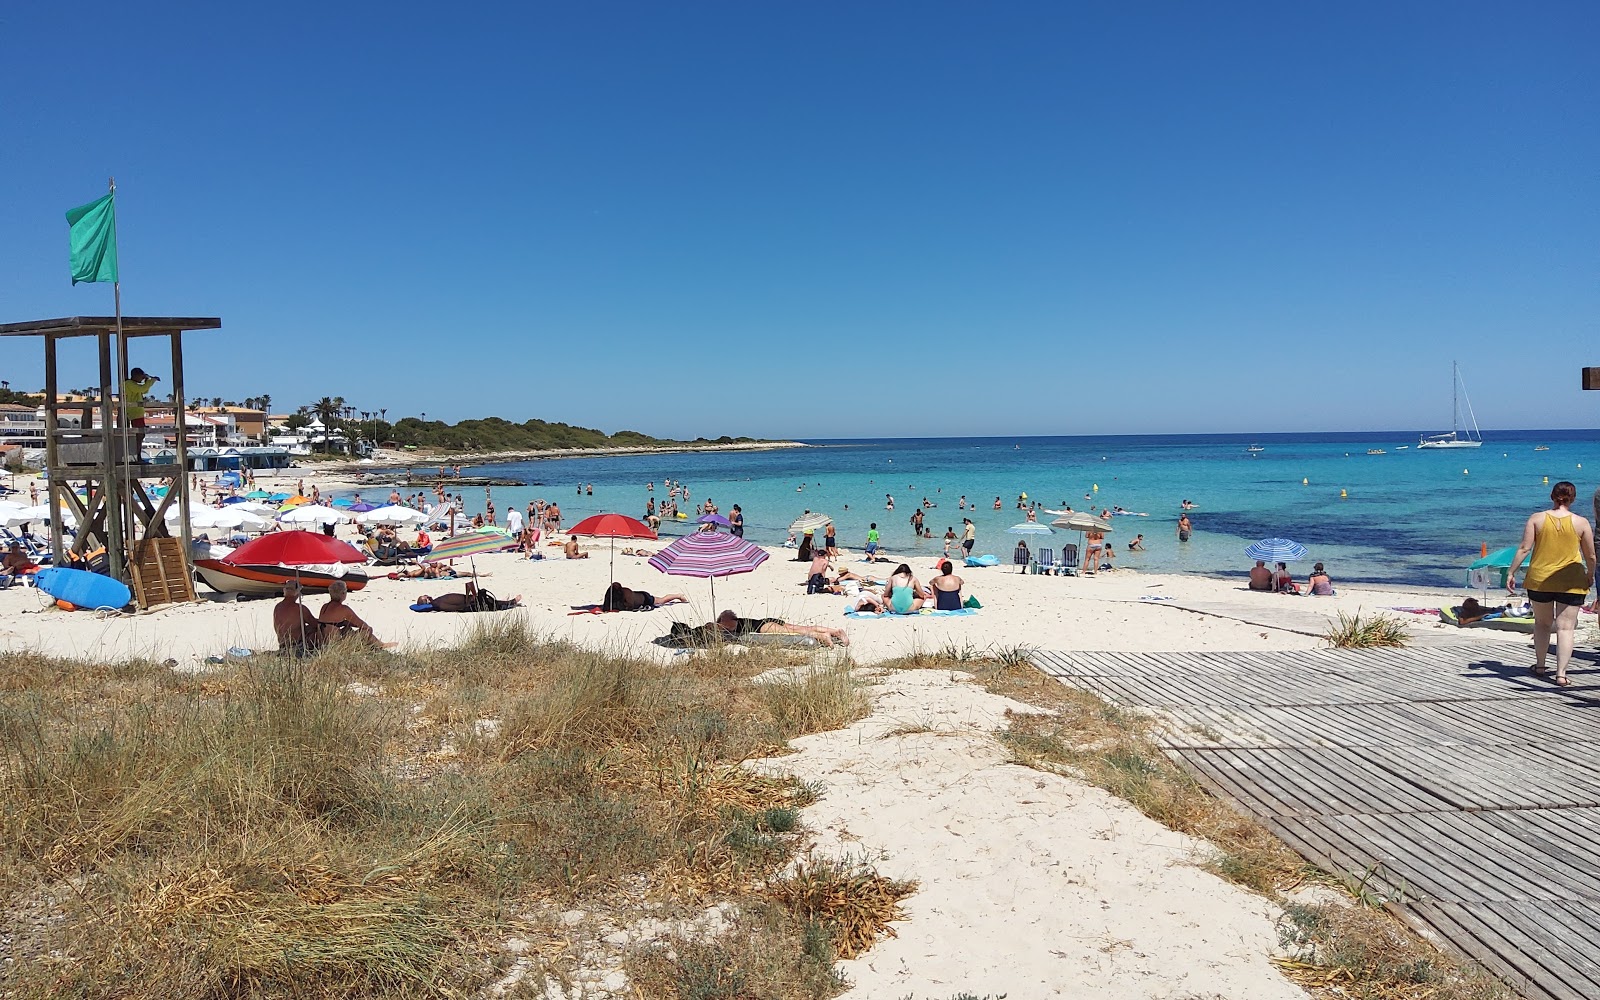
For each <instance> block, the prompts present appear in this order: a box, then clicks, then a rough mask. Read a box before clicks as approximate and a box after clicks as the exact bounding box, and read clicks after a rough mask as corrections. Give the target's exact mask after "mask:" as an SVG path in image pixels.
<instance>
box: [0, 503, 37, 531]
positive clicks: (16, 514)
mask: <svg viewBox="0 0 1600 1000" xmlns="http://www.w3.org/2000/svg"><path fill="white" fill-rule="evenodd" d="M28 509H29V508H28V507H26V506H24V505H23V504H20V503H12V502H11V501H9V500H0V525H5V526H6V527H7V528H15V527H17V526H18V525H21V524H27V523H28V522H29V521H37V520H38V518H36V517H29V516H27V512H28Z"/></svg>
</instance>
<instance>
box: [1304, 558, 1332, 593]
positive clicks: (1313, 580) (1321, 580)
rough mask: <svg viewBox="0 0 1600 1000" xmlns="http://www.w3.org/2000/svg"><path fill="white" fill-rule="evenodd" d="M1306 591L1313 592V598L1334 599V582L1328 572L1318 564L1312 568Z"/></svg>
mask: <svg viewBox="0 0 1600 1000" xmlns="http://www.w3.org/2000/svg"><path fill="white" fill-rule="evenodd" d="M1306 589H1308V590H1309V591H1311V596H1313V597H1332V596H1333V580H1332V578H1330V577H1329V576H1328V571H1327V570H1325V569H1323V568H1322V564H1321V563H1317V564H1316V565H1315V566H1313V567H1312V568H1311V577H1310V578H1309V579H1308V580H1306Z"/></svg>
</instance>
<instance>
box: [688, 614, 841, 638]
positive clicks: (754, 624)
mask: <svg viewBox="0 0 1600 1000" xmlns="http://www.w3.org/2000/svg"><path fill="white" fill-rule="evenodd" d="M706 627H707V628H708V629H710V628H715V629H717V630H718V631H719V632H721V633H722V635H723V636H724V637H726V638H729V639H737V638H739V637H740V636H745V635H757V634H759V635H809V636H811V637H812V638H813V639H816V640H817V641H818V642H820V643H822V644H823V645H824V646H832V645H833V644H834V643H835V642H839V643H842V644H843V645H846V646H848V645H850V640H849V638H848V637H847V636H846V635H845V634H844V629H842V628H826V627H824V626H821V625H791V624H789V623H788V622H786V621H784V620H783V619H782V618H740V617H739V616H738V615H736V614H734V613H733V612H732V611H724V612H723V613H722V614H720V615H718V616H717V620H716V621H715V622H711V623H709V624H707V626H706Z"/></svg>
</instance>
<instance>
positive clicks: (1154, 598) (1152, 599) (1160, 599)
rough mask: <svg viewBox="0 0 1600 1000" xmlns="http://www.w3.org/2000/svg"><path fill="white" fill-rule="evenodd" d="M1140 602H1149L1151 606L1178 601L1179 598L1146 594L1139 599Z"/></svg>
mask: <svg viewBox="0 0 1600 1000" xmlns="http://www.w3.org/2000/svg"><path fill="white" fill-rule="evenodd" d="M1139 600H1141V601H1147V602H1149V603H1150V604H1165V603H1167V602H1168V601H1176V600H1177V598H1176V597H1166V596H1164V595H1160V594H1144V595H1142V596H1141V597H1140V598H1139Z"/></svg>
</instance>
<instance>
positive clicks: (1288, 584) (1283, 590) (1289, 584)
mask: <svg viewBox="0 0 1600 1000" xmlns="http://www.w3.org/2000/svg"><path fill="white" fill-rule="evenodd" d="M1272 587H1273V589H1274V590H1276V591H1277V592H1278V593H1280V594H1298V593H1300V588H1299V587H1298V586H1296V585H1295V582H1294V577H1293V576H1291V575H1289V566H1288V564H1287V563H1278V569H1277V572H1275V573H1273V574H1272Z"/></svg>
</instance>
